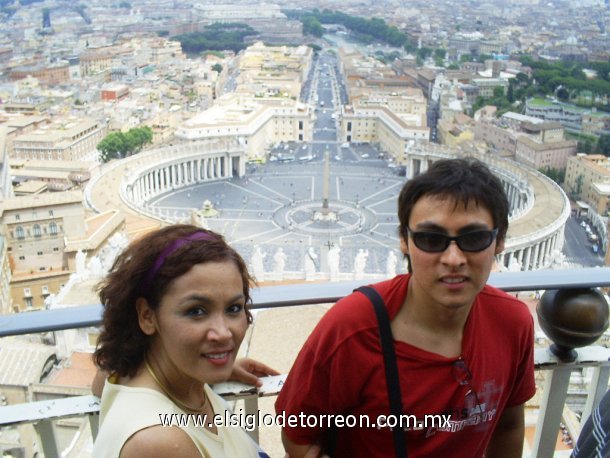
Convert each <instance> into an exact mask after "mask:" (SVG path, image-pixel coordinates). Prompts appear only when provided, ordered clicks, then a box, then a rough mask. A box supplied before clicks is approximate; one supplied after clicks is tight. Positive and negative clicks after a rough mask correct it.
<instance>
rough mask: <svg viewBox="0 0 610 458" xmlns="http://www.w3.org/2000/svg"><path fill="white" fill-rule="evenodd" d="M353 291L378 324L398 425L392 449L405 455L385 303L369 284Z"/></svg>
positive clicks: (400, 455)
mask: <svg viewBox="0 0 610 458" xmlns="http://www.w3.org/2000/svg"><path fill="white" fill-rule="evenodd" d="M355 291H360V292H361V293H362V294H364V295H365V296H366V297H367V298H368V299H369V300H370V301H371V303H372V304H373V308H374V309H375V315H377V323H378V325H379V339H380V340H381V352H382V353H383V363H384V367H385V379H386V383H387V387H388V398H389V401H390V413H391V414H392V415H393V416H394V418H395V419H396V421H398V425H397V426H396V427H394V429H393V430H392V435H393V436H394V449H395V451H396V457H397V458H406V457H407V441H406V435H405V432H404V431H403V429H402V427H401V426H400V417H401V415H402V395H401V394H400V380H399V378H398V366H397V365H396V353H395V351H394V338H393V337H392V328H390V318H389V316H388V311H387V310H386V307H385V303H384V302H383V299H382V298H381V296H380V295H379V293H378V292H377V291H376V290H375V288H373V287H371V286H361V287H360V288H357V289H356V290H355Z"/></svg>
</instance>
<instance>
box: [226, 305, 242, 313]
mask: <svg viewBox="0 0 610 458" xmlns="http://www.w3.org/2000/svg"><path fill="white" fill-rule="evenodd" d="M243 309H244V306H243V305H242V304H233V305H231V306H229V308H227V312H229V313H239V312H241V311H242V310H243Z"/></svg>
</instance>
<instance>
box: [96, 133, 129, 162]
mask: <svg viewBox="0 0 610 458" xmlns="http://www.w3.org/2000/svg"><path fill="white" fill-rule="evenodd" d="M123 137H124V136H123V133H122V132H111V133H109V134H108V135H106V136H105V137H104V139H103V140H102V141H101V142H99V143H98V145H97V149H98V150H99V151H100V159H101V161H102V162H108V161H111V160H112V159H119V158H120V157H121V154H122V152H123V150H124V148H125V139H124V138H123Z"/></svg>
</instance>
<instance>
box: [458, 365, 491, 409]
mask: <svg viewBox="0 0 610 458" xmlns="http://www.w3.org/2000/svg"><path fill="white" fill-rule="evenodd" d="M451 369H452V372H453V378H454V379H455V381H456V382H457V383H458V385H460V386H465V387H467V388H468V391H467V392H466V398H469V397H472V398H473V399H472V400H471V401H472V404H473V405H474V406H472V405H471V406H470V408H471V409H472V408H473V407H476V409H472V410H471V414H472V413H482V412H483V410H482V409H483V406H482V405H481V402H480V401H479V396H477V392H476V390H475V389H474V388H473V387H472V385H471V384H470V382H471V381H472V372H470V369H469V368H468V365H467V364H466V361H464V360H463V359H462V358H461V357H460V359H458V360H457V361H455V362H454V363H453V364H452V368H451Z"/></svg>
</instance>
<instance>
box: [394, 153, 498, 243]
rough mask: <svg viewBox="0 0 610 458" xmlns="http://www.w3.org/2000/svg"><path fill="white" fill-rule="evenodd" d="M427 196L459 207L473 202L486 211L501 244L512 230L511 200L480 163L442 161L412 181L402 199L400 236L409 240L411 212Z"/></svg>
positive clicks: (399, 217) (472, 160) (494, 177)
mask: <svg viewBox="0 0 610 458" xmlns="http://www.w3.org/2000/svg"><path fill="white" fill-rule="evenodd" d="M424 196H436V197H446V198H449V199H454V200H455V203H456V205H458V204H460V203H462V204H464V206H466V205H468V203H469V202H474V203H475V204H476V205H479V206H482V207H484V208H486V209H487V210H488V211H489V212H490V213H491V216H492V218H493V222H494V226H495V227H496V228H497V229H498V236H497V239H498V241H502V240H504V238H505V237H506V231H507V230H508V210H509V204H508V198H507V197H506V194H505V192H504V187H503V186H502V182H501V181H500V179H499V178H498V177H496V176H495V175H494V174H493V173H491V171H490V170H489V168H487V166H486V165H485V164H483V163H482V162H481V161H478V160H476V159H470V158H468V159H441V160H439V161H436V162H434V163H433V164H432V165H431V166H430V168H429V169H428V170H427V171H426V172H425V173H423V174H421V175H418V176H417V177H415V178H413V179H412V180H409V181H408V182H407V183H406V184H405V185H404V186H403V188H402V190H401V191H400V195H399V197H398V219H399V221H400V227H399V230H400V235H401V237H402V238H403V239H404V240H407V237H408V230H407V228H408V227H409V218H410V217H411V211H412V210H413V207H414V206H415V204H416V203H417V201H418V200H419V199H421V198H422V197H424Z"/></svg>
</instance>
